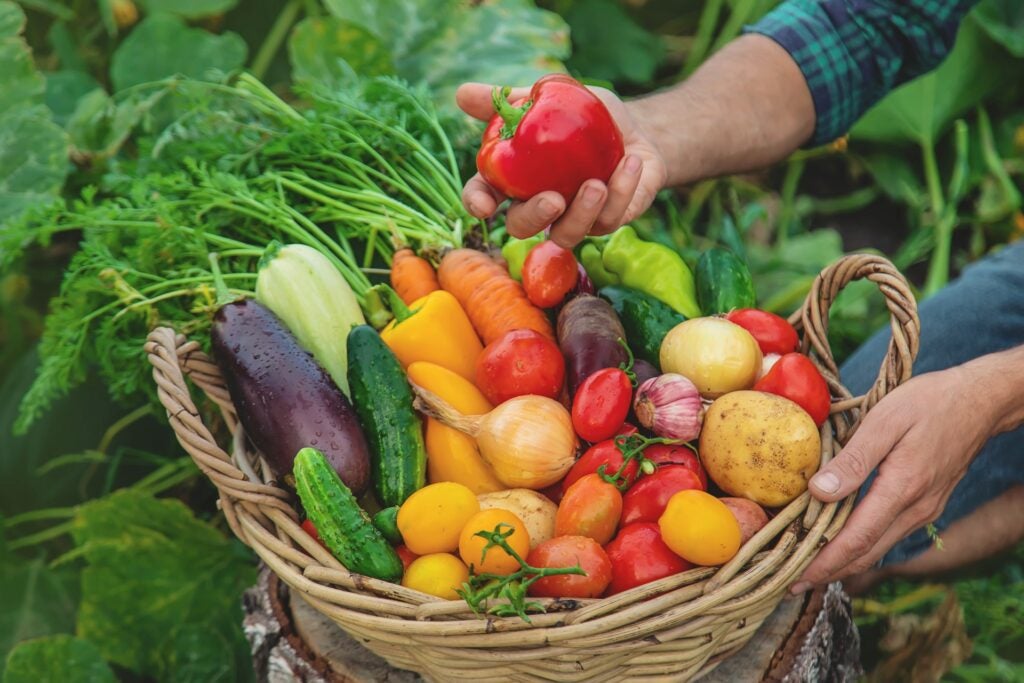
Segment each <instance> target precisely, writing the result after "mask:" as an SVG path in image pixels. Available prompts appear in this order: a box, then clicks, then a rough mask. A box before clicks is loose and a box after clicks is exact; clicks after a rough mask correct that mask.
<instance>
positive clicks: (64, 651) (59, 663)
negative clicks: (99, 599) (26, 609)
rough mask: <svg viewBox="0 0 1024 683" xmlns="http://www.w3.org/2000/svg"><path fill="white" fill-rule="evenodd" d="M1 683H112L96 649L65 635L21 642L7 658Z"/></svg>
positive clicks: (112, 673) (107, 669)
mask: <svg viewBox="0 0 1024 683" xmlns="http://www.w3.org/2000/svg"><path fill="white" fill-rule="evenodd" d="M3 680H4V683H50V682H51V681H52V682H53V683H57V681H60V683H115V681H116V680H117V679H116V678H114V672H113V671H111V670H110V667H109V666H107V663H106V662H105V661H103V656H102V655H101V654H100V651H99V650H97V649H96V646H95V645H93V644H92V643H90V642H89V641H88V640H82V639H81V638H75V637H74V636H69V635H63V634H62V635H55V636H49V637H46V638H37V639H36V640H30V641H28V642H25V643H22V644H21V645H19V646H18V647H17V648H15V649H14V651H13V652H11V655H10V657H9V658H8V659H7V671H6V672H5V674H4V679H3Z"/></svg>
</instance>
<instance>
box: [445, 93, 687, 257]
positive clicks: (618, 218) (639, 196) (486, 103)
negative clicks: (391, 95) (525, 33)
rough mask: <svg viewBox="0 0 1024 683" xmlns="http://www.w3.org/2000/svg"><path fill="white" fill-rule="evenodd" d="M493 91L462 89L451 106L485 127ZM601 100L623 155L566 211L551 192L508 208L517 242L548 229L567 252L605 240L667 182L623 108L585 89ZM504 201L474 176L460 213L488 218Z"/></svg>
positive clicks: (656, 156)
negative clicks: (595, 238) (589, 240)
mask: <svg viewBox="0 0 1024 683" xmlns="http://www.w3.org/2000/svg"><path fill="white" fill-rule="evenodd" d="M492 88H493V86H490V85H484V84H482V83H466V84H464V85H462V86H461V87H459V89H458V91H457V92H456V93H455V99H456V102H458V105H459V107H461V108H462V110H463V111H465V112H466V113H467V114H469V115H470V116H474V117H476V118H478V119H481V120H483V121H487V120H489V119H490V118H491V116H492V115H493V114H494V108H493V106H492V104H491V90H492ZM591 90H592V91H593V92H594V93H595V94H596V95H597V96H598V97H600V98H601V101H603V102H604V104H605V106H606V107H607V108H608V111H609V112H611V115H612V118H614V119H615V123H616V124H617V125H618V126H619V130H620V131H621V132H622V140H623V143H624V144H625V154H624V156H623V157H622V161H621V162H619V166H618V168H616V169H615V172H614V173H613V174H612V177H611V178H610V179H609V180H608V184H607V185H605V183H603V182H601V181H600V180H597V179H591V180H588V181H586V182H585V183H583V185H582V187H580V191H579V192H578V193H577V194H576V197H575V198H574V199H573V201H572V203H571V204H570V205H569V206H568V207H567V206H566V205H565V200H564V199H563V198H562V195H560V194H559V193H557V192H541V193H540V194H538V195H536V196H534V197H532V198H530V199H529V200H528V201H525V202H514V203H513V204H512V206H511V207H510V208H509V210H508V219H507V227H508V232H509V234H511V235H512V236H514V237H518V238H520V239H522V238H525V237H529V236H531V235H535V234H536V233H538V232H540V231H541V230H543V229H544V228H546V227H548V226H549V225H550V226H551V240H552V241H554V242H556V243H557V244H560V245H561V246H563V247H565V248H567V249H571V248H572V247H574V246H576V245H577V244H579V243H580V242H581V241H582V240H583V238H584V237H586V236H587V235H588V234H590V235H605V234H608V233H610V232H612V231H614V230H616V229H617V228H618V227H619V226H620V225H624V224H625V223H628V222H629V221H631V220H633V219H634V218H636V217H637V216H639V215H640V214H642V213H643V212H644V211H646V210H647V208H648V207H649V206H650V205H651V202H653V201H654V196H655V194H656V193H657V192H658V190H660V189H661V188H662V186H664V184H665V180H666V177H667V172H666V170H665V161H664V159H663V158H662V156H661V154H660V153H659V152H658V149H657V148H656V147H655V145H654V144H653V143H652V142H651V141H650V139H649V138H648V137H647V136H646V135H645V134H644V133H643V132H642V131H641V129H640V127H639V126H638V125H637V124H636V122H635V121H634V120H633V117H632V116H630V114H629V111H628V109H627V107H626V105H625V104H624V103H623V102H622V100H620V99H619V98H618V97H616V96H615V95H614V94H613V93H612V92H610V91H608V90H605V89H604V88H591ZM528 94H529V88H516V89H514V90H513V91H512V94H511V96H510V98H509V99H510V100H511V101H513V102H514V101H516V100H517V99H519V98H522V97H526V96H527V95H528ZM505 199H506V198H505V197H504V196H503V195H502V194H501V193H500V192H498V191H497V190H496V189H495V188H493V187H491V186H490V185H488V184H487V182H486V181H485V180H484V179H483V178H482V177H481V176H480V174H479V173H478V174H476V175H474V176H473V177H472V178H470V179H469V182H467V183H466V188H465V189H464V190H463V192H462V202H463V203H464V204H465V205H466V209H467V210H468V211H469V212H470V213H471V214H473V215H474V216H476V217H477V218H488V217H490V216H492V215H494V212H495V211H497V209H498V205H499V204H500V203H501V202H502V201H504V200H505Z"/></svg>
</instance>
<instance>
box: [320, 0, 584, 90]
mask: <svg viewBox="0 0 1024 683" xmlns="http://www.w3.org/2000/svg"><path fill="white" fill-rule="evenodd" d="M326 4H327V8H328V9H329V10H330V12H331V13H332V14H333V15H334V16H335V17H337V18H338V19H342V20H344V21H347V22H350V23H352V24H356V25H358V26H362V27H363V28H365V29H366V30H367V31H369V32H370V33H372V34H373V35H375V36H376V37H377V38H378V39H379V40H380V42H381V44H382V45H383V46H384V48H385V49H386V50H387V51H388V52H389V53H390V55H391V58H392V60H393V63H394V67H395V73H396V74H397V75H398V76H400V77H401V78H403V79H405V80H408V81H411V82H413V83H421V82H422V83H426V84H427V85H429V86H430V87H431V89H432V91H433V92H434V94H435V97H436V99H437V101H438V102H439V103H441V104H442V105H443V106H445V107H448V108H453V107H454V106H455V105H454V100H453V95H454V92H455V88H456V87H457V86H458V85H459V84H460V83H463V82H465V81H482V82H487V83H500V84H510V85H511V84H521V85H528V84H530V83H532V82H533V81H535V80H536V79H537V78H539V77H540V76H542V75H544V74H546V73H550V72H552V71H563V70H564V67H563V65H562V60H564V59H566V58H567V57H568V56H569V52H570V49H569V31H568V27H567V26H566V24H565V22H564V21H563V20H562V18H561V17H559V16H558V15H557V14H554V13H552V12H548V11H545V10H540V9H538V8H537V7H536V6H535V5H534V4H533V3H532V2H528V0H494V1H493V2H487V3H481V4H478V5H473V4H470V3H463V2H457V1H456V0H438V1H436V2H429V1H428V0H381V1H380V2H374V3H369V2H352V1H351V0H327V3H326ZM334 54H335V56H336V57H340V58H342V59H344V60H345V61H346V62H348V63H349V64H355V63H357V62H358V60H359V57H360V56H359V55H351V56H350V55H348V54H347V52H345V51H343V50H341V49H340V48H339V49H338V50H337V51H336V52H335V53H334Z"/></svg>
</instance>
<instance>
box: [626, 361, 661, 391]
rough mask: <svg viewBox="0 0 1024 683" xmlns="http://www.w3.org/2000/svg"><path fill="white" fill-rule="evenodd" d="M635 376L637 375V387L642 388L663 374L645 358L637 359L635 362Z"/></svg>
mask: <svg viewBox="0 0 1024 683" xmlns="http://www.w3.org/2000/svg"><path fill="white" fill-rule="evenodd" d="M633 374H634V375H636V385H637V386H640V385H641V384H643V383H644V382H646V381H647V380H649V379H651V378H652V377H657V376H658V375H660V374H661V372H660V371H659V370H658V368H656V367H654V366H653V365H651V364H650V363H648V362H647V361H645V360H644V359H643V358H637V359H636V360H634V361H633Z"/></svg>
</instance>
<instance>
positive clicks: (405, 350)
mask: <svg viewBox="0 0 1024 683" xmlns="http://www.w3.org/2000/svg"><path fill="white" fill-rule="evenodd" d="M383 291H384V292H385V294H386V295H387V297H388V305H389V307H390V308H391V312H392V313H394V315H395V319H394V320H392V321H391V322H390V323H388V325H387V327H385V328H384V330H383V331H382V332H381V333H380V338H381V339H383V340H384V343H385V344H387V345H388V348H390V349H391V351H392V352H394V354H395V356H396V357H397V358H398V360H399V362H400V363H401V364H402V367H404V368H408V367H409V365H410V364H412V363H415V362H417V361H427V362H430V363H435V364H437V365H440V366H441V367H443V368H448V369H449V370H451V371H452V372H456V373H458V374H459V375H461V376H462V377H464V378H465V379H467V380H469V381H470V382H472V381H473V380H474V378H475V376H476V359H477V357H478V356H479V355H480V353H481V352H482V351H483V350H484V349H483V345H482V344H481V343H480V338H479V337H477V336H476V331H474V330H473V325H472V323H470V322H469V317H467V316H466V312H465V311H463V310H462V306H461V305H459V302H458V300H457V299H456V298H455V297H454V296H452V295H451V294H449V293H448V292H446V291H444V290H443V289H439V290H437V291H435V292H431V293H430V294H427V295H426V296H424V297H420V298H419V299H417V300H416V301H414V302H412V304H410V305H409V306H408V308H407V307H406V306H405V304H404V303H402V300H401V299H400V298H399V297H398V295H397V294H395V293H394V291H393V290H391V288H390V287H388V288H386V289H384V290H383ZM434 393H437V394H438V395H439V396H440V395H442V394H441V393H440V392H436V391H435V392H434Z"/></svg>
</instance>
